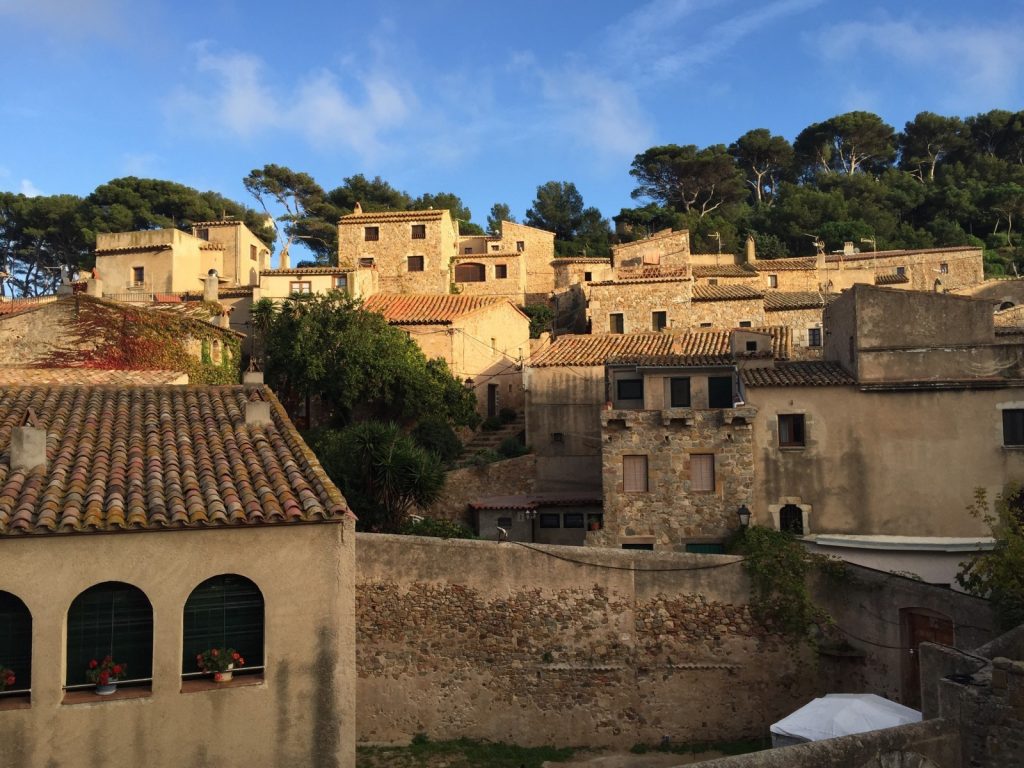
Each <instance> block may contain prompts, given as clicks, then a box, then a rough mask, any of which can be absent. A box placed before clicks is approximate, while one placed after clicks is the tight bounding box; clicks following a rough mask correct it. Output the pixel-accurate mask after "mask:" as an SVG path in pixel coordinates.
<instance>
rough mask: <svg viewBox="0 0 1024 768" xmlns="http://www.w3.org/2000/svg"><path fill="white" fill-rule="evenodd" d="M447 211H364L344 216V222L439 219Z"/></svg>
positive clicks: (342, 221) (439, 209) (369, 222)
mask: <svg viewBox="0 0 1024 768" xmlns="http://www.w3.org/2000/svg"><path fill="white" fill-rule="evenodd" d="M445 213H446V211H445V210H444V209H441V208H438V209H434V210H429V211H363V212H362V213H350V214H348V215H347V216H342V217H341V219H340V222H341V223H342V224H373V223H375V222H378V221H381V222H385V221H410V222H411V221H437V220H439V219H442V218H443V217H444V214H445Z"/></svg>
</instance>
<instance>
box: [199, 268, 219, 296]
mask: <svg viewBox="0 0 1024 768" xmlns="http://www.w3.org/2000/svg"><path fill="white" fill-rule="evenodd" d="M218 288H219V286H218V280H217V270H216V269H211V270H210V271H209V272H207V273H206V277H204V278H203V301H217V296H218V293H217V291H218Z"/></svg>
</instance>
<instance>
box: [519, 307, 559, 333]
mask: <svg viewBox="0 0 1024 768" xmlns="http://www.w3.org/2000/svg"><path fill="white" fill-rule="evenodd" d="M520 309H521V310H523V313H524V314H525V315H526V316H527V317H529V318H530V338H531V339H539V338H540V335H541V334H542V333H544V332H545V331H550V330H551V322H552V321H553V320H554V319H555V311H554V310H553V309H551V307H549V306H548V305H547V304H527V305H526V306H525V307H520Z"/></svg>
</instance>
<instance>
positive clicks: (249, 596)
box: [181, 574, 263, 677]
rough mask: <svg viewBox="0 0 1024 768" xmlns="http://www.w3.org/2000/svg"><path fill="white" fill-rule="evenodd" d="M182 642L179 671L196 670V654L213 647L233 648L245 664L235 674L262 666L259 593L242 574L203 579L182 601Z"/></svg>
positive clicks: (196, 671) (260, 596)
mask: <svg viewBox="0 0 1024 768" xmlns="http://www.w3.org/2000/svg"><path fill="white" fill-rule="evenodd" d="M184 618H185V642H184V646H183V648H182V662H181V671H182V674H184V675H188V676H190V677H191V676H193V675H196V674H197V673H198V672H199V670H198V669H197V665H196V656H197V655H199V654H201V653H204V652H205V651H209V650H211V649H213V648H218V649H219V648H234V649H235V650H236V651H237V652H238V653H239V654H241V656H242V658H244V659H245V666H244V667H242V668H236V669H235V672H234V673H235V674H236V675H237V674H239V673H240V672H241V673H243V674H244V673H245V672H246V671H250V672H259V671H261V670H262V668H263V593H262V592H260V589H259V587H257V586H256V585H255V584H253V583H252V582H251V581H250V580H249V579H247V578H245V577H244V576H238V575H236V574H225V575H223V576H214V577H213V578H210V579H207V580H206V581H204V582H203V583H202V584H200V585H199V586H198V587H196V588H195V589H193V590H192V594H191V595H189V596H188V600H187V601H185V617H184Z"/></svg>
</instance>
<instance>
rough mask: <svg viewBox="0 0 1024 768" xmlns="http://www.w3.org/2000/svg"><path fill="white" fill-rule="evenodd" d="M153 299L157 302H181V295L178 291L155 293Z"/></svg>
mask: <svg viewBox="0 0 1024 768" xmlns="http://www.w3.org/2000/svg"><path fill="white" fill-rule="evenodd" d="M153 301H154V302H156V303H157V304H181V295H180V294H177V293H154V294H153Z"/></svg>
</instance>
